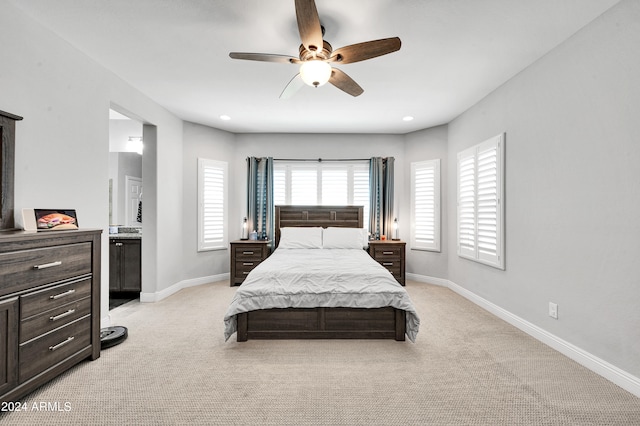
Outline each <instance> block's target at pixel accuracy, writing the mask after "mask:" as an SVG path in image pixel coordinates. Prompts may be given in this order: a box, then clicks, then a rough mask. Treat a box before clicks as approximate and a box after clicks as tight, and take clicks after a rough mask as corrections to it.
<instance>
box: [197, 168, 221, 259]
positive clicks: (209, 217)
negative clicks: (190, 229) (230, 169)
mask: <svg viewBox="0 0 640 426" xmlns="http://www.w3.org/2000/svg"><path fill="white" fill-rule="evenodd" d="M226 182H227V164H226V163H224V162H221V161H215V160H207V159H203V158H199V159H198V251H204V250H216V249H226V248H227V232H226V227H225V212H226V200H227V188H226V187H227V183H226Z"/></svg>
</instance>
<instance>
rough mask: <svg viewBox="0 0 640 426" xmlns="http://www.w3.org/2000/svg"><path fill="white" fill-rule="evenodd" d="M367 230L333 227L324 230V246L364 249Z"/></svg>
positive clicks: (327, 247)
mask: <svg viewBox="0 0 640 426" xmlns="http://www.w3.org/2000/svg"><path fill="white" fill-rule="evenodd" d="M366 236H367V232H366V231H365V229H364V228H332V227H329V228H327V229H325V230H324V231H322V247H323V248H326V249H363V248H365V247H367V245H368V244H366V243H365V241H366V240H367V238H366Z"/></svg>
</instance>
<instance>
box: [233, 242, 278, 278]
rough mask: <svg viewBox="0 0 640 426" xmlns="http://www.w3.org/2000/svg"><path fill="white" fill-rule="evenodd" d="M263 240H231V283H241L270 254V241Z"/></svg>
mask: <svg viewBox="0 0 640 426" xmlns="http://www.w3.org/2000/svg"><path fill="white" fill-rule="evenodd" d="M270 242H271V241H262V240H257V241H256V240H238V241H232V242H231V273H230V276H229V285H230V286H231V287H233V286H236V285H240V284H242V282H243V281H244V279H245V278H246V277H247V275H249V272H251V271H252V270H253V268H255V267H256V266H258V265H259V264H260V262H262V261H263V260H265V259H266V258H267V257H268V256H269V243H270Z"/></svg>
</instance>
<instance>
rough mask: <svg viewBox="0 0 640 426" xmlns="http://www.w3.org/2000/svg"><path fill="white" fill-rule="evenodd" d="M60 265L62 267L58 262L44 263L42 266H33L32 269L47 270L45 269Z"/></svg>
mask: <svg viewBox="0 0 640 426" xmlns="http://www.w3.org/2000/svg"><path fill="white" fill-rule="evenodd" d="M60 265H62V262H61V261H59V260H58V261H56V262H51V263H44V264H42V265H35V266H34V267H33V269H38V270H40V269H47V268H53V267H54V266H60Z"/></svg>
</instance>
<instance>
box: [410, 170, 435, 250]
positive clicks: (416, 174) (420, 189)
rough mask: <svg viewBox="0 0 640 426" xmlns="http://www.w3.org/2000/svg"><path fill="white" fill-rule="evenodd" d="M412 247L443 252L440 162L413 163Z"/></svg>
mask: <svg viewBox="0 0 640 426" xmlns="http://www.w3.org/2000/svg"><path fill="white" fill-rule="evenodd" d="M411 191H412V194H411V204H412V206H411V214H412V223H413V232H412V235H411V248H412V249H418V250H433V251H440V160H439V159H437V160H430V161H422V162H418V163H411Z"/></svg>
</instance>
